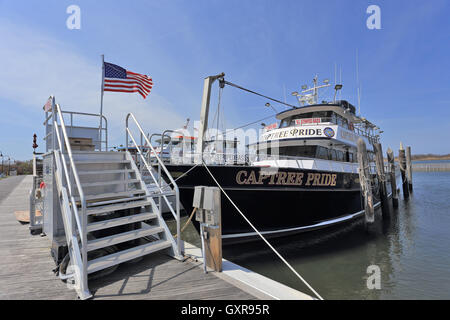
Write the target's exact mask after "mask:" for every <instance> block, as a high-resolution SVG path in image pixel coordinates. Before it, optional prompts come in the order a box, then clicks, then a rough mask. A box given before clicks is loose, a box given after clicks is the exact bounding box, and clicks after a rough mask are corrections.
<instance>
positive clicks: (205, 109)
mask: <svg viewBox="0 0 450 320" xmlns="http://www.w3.org/2000/svg"><path fill="white" fill-rule="evenodd" d="M223 77H225V73H223V72H222V73H221V74H218V75H216V76H209V77H206V78H205V81H204V82H203V97H202V109H201V111H200V126H199V128H198V140H197V150H196V156H195V164H201V163H202V162H203V151H204V150H205V133H206V130H207V129H208V116H209V103H210V100H211V86H212V84H213V82H214V81H216V80H217V79H220V78H223Z"/></svg>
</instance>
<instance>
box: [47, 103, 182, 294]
mask: <svg viewBox="0 0 450 320" xmlns="http://www.w3.org/2000/svg"><path fill="white" fill-rule="evenodd" d="M52 110H54V111H53V113H54V116H53V118H52V121H53V123H52V125H53V128H54V129H53V132H54V136H55V137H56V139H53V140H54V145H55V146H56V147H54V148H53V154H54V176H55V183H56V190H57V193H58V199H59V205H60V208H61V216H62V220H63V225H64V232H65V238H66V242H67V247H68V254H69V256H70V265H69V267H68V268H67V272H66V274H65V275H64V278H71V279H72V280H73V283H74V289H75V290H76V291H77V294H78V296H79V298H80V299H88V298H90V297H92V295H91V293H90V291H89V286H88V275H89V274H93V273H96V272H99V271H101V270H105V269H108V268H112V267H114V266H117V265H118V264H120V263H123V262H126V261H130V260H133V259H136V258H139V257H142V256H145V255H148V254H152V253H155V252H159V251H162V250H164V251H165V252H167V253H168V254H169V255H171V256H173V257H175V258H177V259H182V258H183V256H182V251H181V250H182V242H181V240H180V233H179V232H180V212H179V211H180V205H179V192H178V187H177V185H176V183H175V181H173V179H172V177H171V176H170V175H168V177H169V180H171V181H170V182H171V185H172V187H171V188H170V190H169V191H167V184H166V187H165V189H164V190H163V187H161V186H162V184H161V181H162V180H161V179H160V178H159V179H156V177H155V174H154V173H155V172H154V170H155V169H154V168H153V167H150V166H149V165H148V163H147V162H146V161H145V158H144V157H143V154H142V153H141V150H139V155H140V156H141V157H142V159H140V167H141V168H138V167H137V165H136V163H135V160H134V159H133V158H132V156H131V154H130V153H129V152H128V151H126V152H106V151H103V152H102V151H77V152H72V148H71V146H70V141H69V138H68V135H67V131H66V126H65V123H64V118H63V116H62V112H61V108H60V106H59V105H58V104H55V99H54V98H52ZM131 116H132V115H131ZM132 118H133V120H134V121H135V123H136V125H137V127H138V129H139V131H140V134H141V139H142V135H144V134H143V130H142V128H141V127H140V125H139V123H138V122H137V120H136V119H135V118H134V116H132ZM58 120H59V123H58ZM126 129H127V142H128V136H130V137H131V138H132V140H133V141H134V138H133V136H132V134H131V131H130V129H129V128H128V117H127V128H126ZM144 136H145V135H144ZM136 147H137V146H136ZM159 160H160V159H159ZM157 166H159V168H158V170H159V172H161V171H162V170H164V171H165V172H166V173H167V174H168V171H167V169H166V168H165V166H164V164H163V162H162V161H159V162H158V163H157ZM142 167H145V168H146V169H148V170H149V171H150V175H151V176H152V178H153V180H154V183H155V185H156V187H157V190H158V191H159V192H156V193H150V191H149V190H148V188H147V186H146V184H145V182H144V180H143V179H142V176H141V172H142ZM169 195H175V209H174V208H173V206H172V204H171V203H170V202H169V201H168V198H167V196H169ZM162 200H164V201H166V203H167V206H168V207H169V208H170V210H171V212H172V214H173V216H174V218H175V220H176V222H177V233H178V239H176V240H175V238H174V237H173V236H172V234H171V232H170V230H169V228H168V226H167V224H166V222H165V221H164V219H163V218H162V214H161V207H162V205H161V204H162Z"/></svg>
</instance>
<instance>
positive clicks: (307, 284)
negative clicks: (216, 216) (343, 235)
mask: <svg viewBox="0 0 450 320" xmlns="http://www.w3.org/2000/svg"><path fill="white" fill-rule="evenodd" d="M202 162H203V165H204V166H205V168H206V170H207V171H208V173H209V174H210V175H211V177H212V178H213V180H214V182H215V183H216V184H217V186H218V187H219V188H220V190H221V191H222V192H223V194H224V195H225V196H226V197H227V198H228V200H230V202H231V204H232V205H233V206H234V207H235V208H236V210H237V211H238V212H239V213H240V214H241V216H242V217H243V218H244V219H245V221H247V223H248V224H249V225H250V226H251V227H252V228H253V230H255V232H256V233H257V234H258V235H259V236H260V237H261V239H263V240H264V242H265V243H266V244H267V245H268V246H269V248H270V249H272V251H273V252H275V254H276V255H277V256H278V257H279V258H280V259H281V261H283V262H284V264H285V265H286V266H288V268H289V269H291V271H292V272H293V273H294V274H295V275H296V276H297V277H298V278H299V279H300V280H301V281H302V282H303V283H304V284H305V285H306V286H307V287H308V288H309V290H311V291H312V292H313V293H314V294H315V295H316V296H317V297H318V298H319V299H320V300H323V298H322V297H321V296H320V295H319V294H318V293H317V292H316V290H314V289H313V287H311V286H310V285H309V283H308V282H307V281H306V280H305V279H303V277H302V276H301V275H300V274H299V273H298V272H297V271H295V269H294V268H293V267H292V266H291V265H290V264H289V262H287V261H286V260H285V259H284V258H283V257H282V256H281V254H279V253H278V251H277V250H276V249H275V248H274V247H273V246H272V245H271V244H270V243H269V241H267V240H266V238H264V236H263V235H262V234H261V233H260V232H259V231H258V230H257V229H256V228H255V227H254V226H253V224H252V223H251V222H250V221H249V220H248V219H247V217H246V216H245V215H244V214H243V213H242V211H241V210H240V209H239V208H238V207H237V206H236V204H235V203H234V202H233V200H231V198H230V197H229V196H228V194H227V193H226V192H225V190H223V188H222V186H221V185H220V184H219V182H217V180H216V178H214V176H213V174H212V173H211V171H209V168H208V167H207V165H206V163H205V162H204V161H203V160H202Z"/></svg>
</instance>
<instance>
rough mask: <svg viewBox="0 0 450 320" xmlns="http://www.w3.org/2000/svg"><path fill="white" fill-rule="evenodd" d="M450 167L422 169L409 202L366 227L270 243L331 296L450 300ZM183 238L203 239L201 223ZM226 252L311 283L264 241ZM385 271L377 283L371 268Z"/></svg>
mask: <svg viewBox="0 0 450 320" xmlns="http://www.w3.org/2000/svg"><path fill="white" fill-rule="evenodd" d="M449 195H450V172H430V173H426V172H415V173H414V193H413V194H412V197H411V198H410V200H409V201H408V202H404V201H402V200H401V201H400V205H399V208H398V210H394V209H393V208H391V215H390V218H389V219H386V220H384V221H383V220H382V218H381V213H380V212H378V213H377V222H376V224H375V226H374V228H373V230H371V233H370V234H368V233H366V231H365V229H364V225H363V223H362V222H355V223H353V224H352V225H347V226H345V227H339V228H334V229H332V230H330V229H328V230H327V231H326V232H324V231H323V230H322V231H316V232H314V233H310V234H307V235H299V236H295V237H290V238H284V239H272V240H270V242H271V243H272V244H273V245H274V246H275V248H277V250H278V251H279V252H280V253H281V254H282V255H283V256H284V257H285V258H286V259H287V260H288V261H289V263H291V265H292V266H293V267H294V268H295V269H296V270H297V271H298V272H299V273H300V274H301V275H302V276H303V277H304V278H305V279H306V280H307V281H308V282H309V283H310V284H311V285H312V286H313V287H314V288H315V289H316V290H317V291H318V292H319V293H320V294H321V295H322V297H324V298H325V299H450V268H449V266H450V254H449V248H450V200H449ZM183 239H186V240H187V241H189V242H193V243H195V244H197V245H199V238H198V235H197V234H196V232H195V230H194V228H193V227H190V228H187V230H186V231H185V232H184V234H183ZM223 252H224V257H225V258H226V259H228V260H231V261H233V262H235V263H237V264H239V265H241V266H244V267H246V268H248V269H250V270H253V271H255V272H258V273H261V274H263V275H265V276H268V277H269V278H272V279H274V280H276V281H279V282H282V283H284V284H286V285H288V286H290V287H293V288H295V289H298V290H300V291H303V292H305V293H309V292H308V289H307V288H306V287H305V286H304V285H303V284H302V283H301V282H300V280H299V279H297V278H296V277H295V276H294V275H293V274H292V272H291V271H290V270H289V269H288V268H287V267H286V266H285V265H284V264H283V263H282V262H281V261H280V260H279V259H278V258H277V257H276V256H275V255H274V254H273V253H272V252H271V251H270V250H269V249H268V248H267V246H266V245H265V244H264V243H263V242H262V241H258V242H254V243H247V244H239V245H230V246H225V247H224V248H223ZM370 265H377V266H379V267H380V270H381V289H380V290H376V289H374V290H370V289H368V288H367V285H366V282H367V277H368V276H369V275H368V274H367V273H366V271H367V267H368V266H370Z"/></svg>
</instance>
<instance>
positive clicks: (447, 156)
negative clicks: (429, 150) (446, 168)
mask: <svg viewBox="0 0 450 320" xmlns="http://www.w3.org/2000/svg"><path fill="white" fill-rule="evenodd" d="M385 160H387V159H386V158H385ZM411 160H412V161H440V160H450V154H444V155H435V154H426V155H422V154H417V155H412V156H411ZM395 161H398V157H395Z"/></svg>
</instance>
